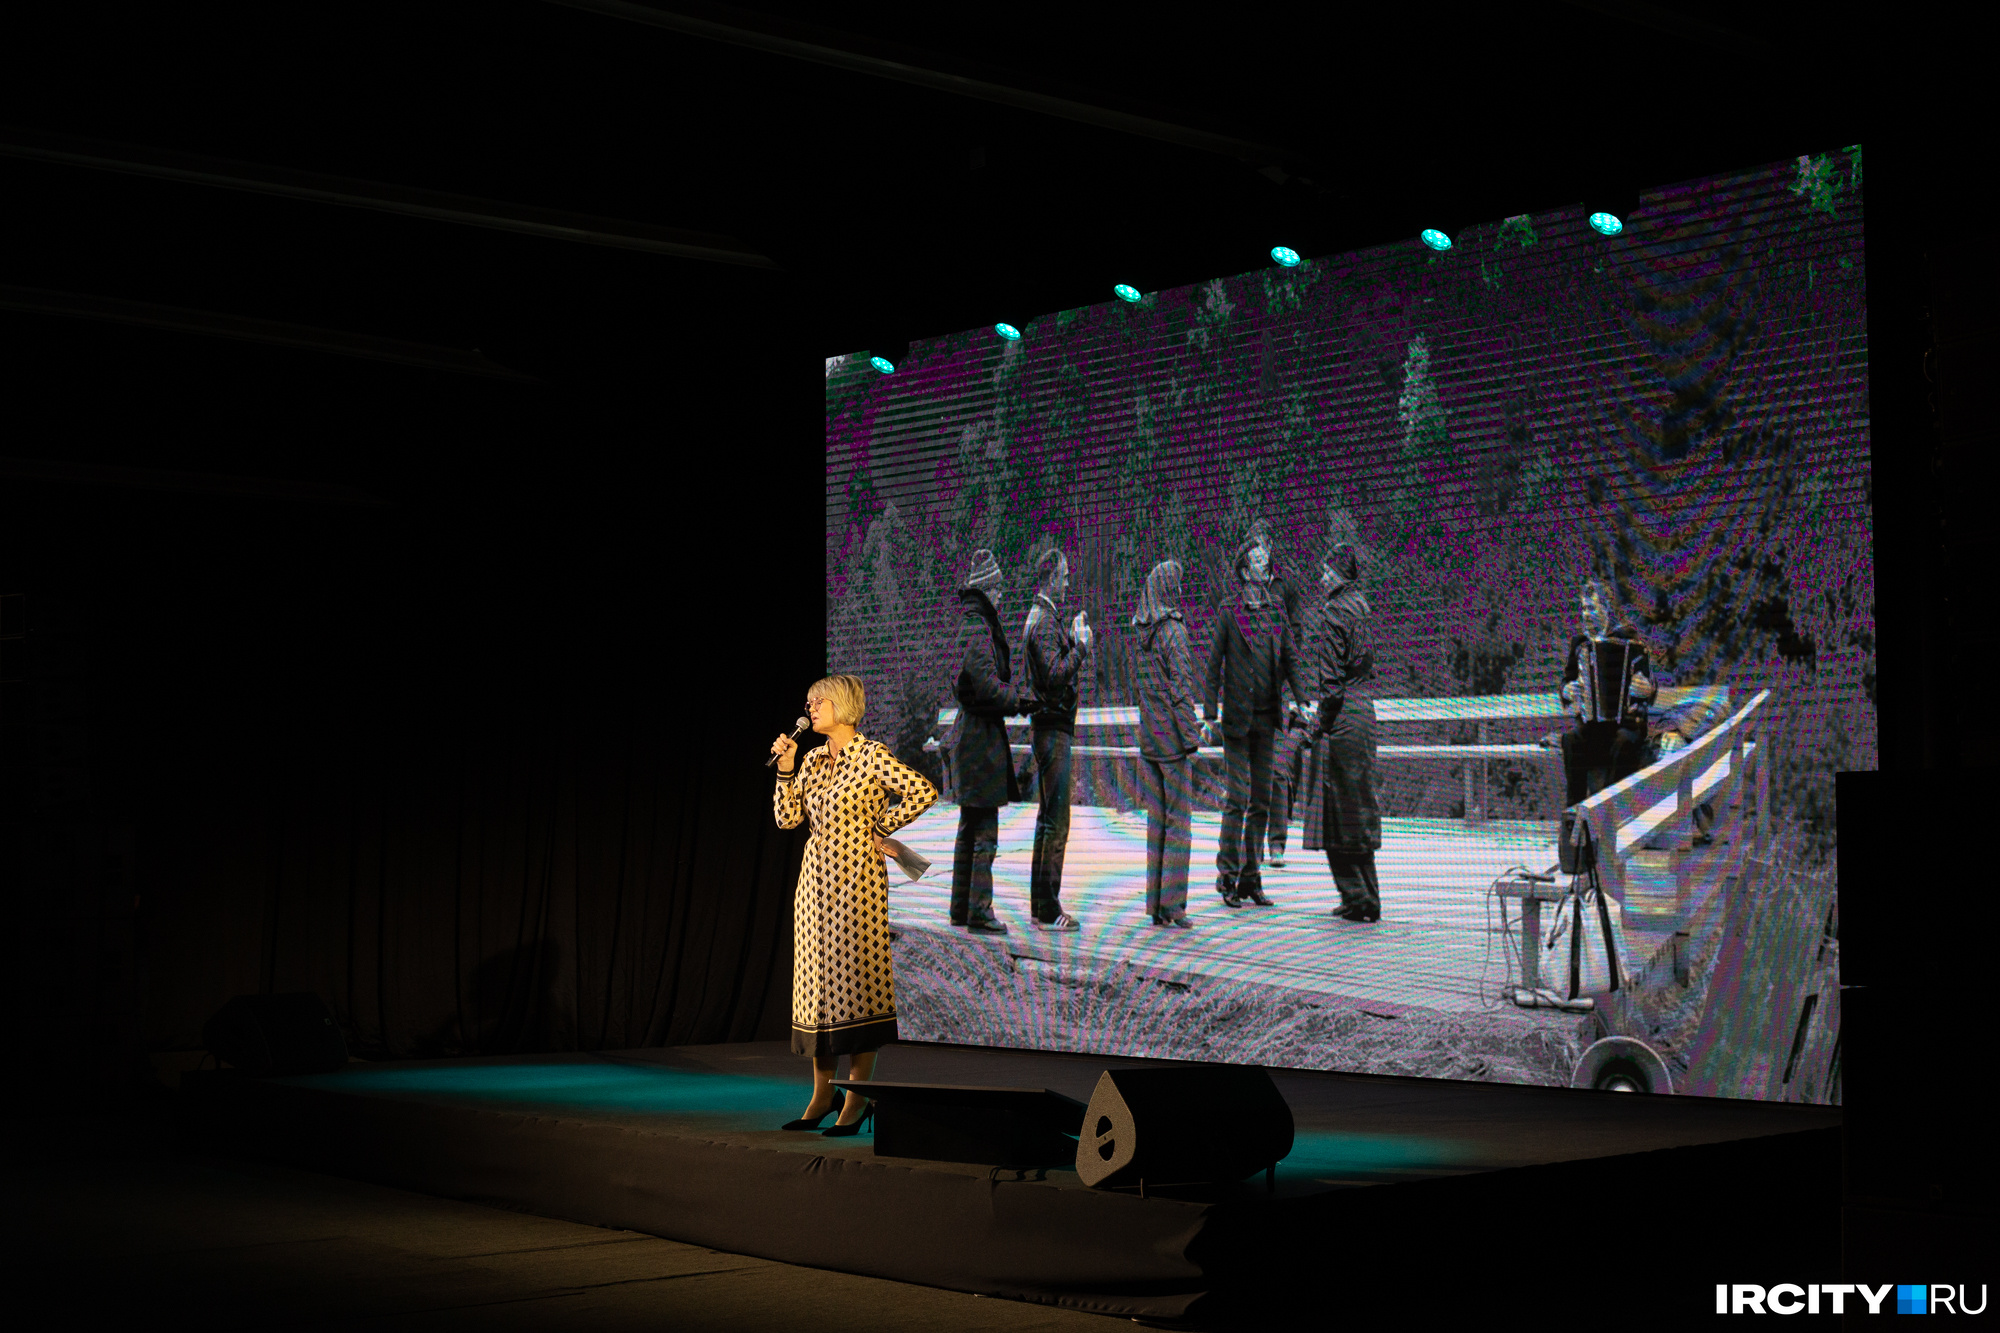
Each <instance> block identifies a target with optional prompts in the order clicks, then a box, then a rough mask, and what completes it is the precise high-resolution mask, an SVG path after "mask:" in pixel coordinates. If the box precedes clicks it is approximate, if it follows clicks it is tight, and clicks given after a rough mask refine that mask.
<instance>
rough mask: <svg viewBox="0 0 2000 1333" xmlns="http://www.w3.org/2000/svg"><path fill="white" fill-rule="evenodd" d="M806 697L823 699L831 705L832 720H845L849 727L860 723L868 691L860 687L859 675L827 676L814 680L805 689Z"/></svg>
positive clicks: (865, 706)
mask: <svg viewBox="0 0 2000 1333" xmlns="http://www.w3.org/2000/svg"><path fill="white" fill-rule="evenodd" d="M806 698H808V699H824V700H826V701H827V702H828V703H830V704H832V705H833V720H834V721H836V722H845V723H846V724H847V725H848V726H850V727H858V726H860V725H861V715H862V714H863V713H866V712H867V711H868V691H866V690H864V689H862V688H861V677H859V676H828V677H827V678H826V679H825V680H816V681H814V682H813V683H812V688H810V689H808V690H807V691H806Z"/></svg>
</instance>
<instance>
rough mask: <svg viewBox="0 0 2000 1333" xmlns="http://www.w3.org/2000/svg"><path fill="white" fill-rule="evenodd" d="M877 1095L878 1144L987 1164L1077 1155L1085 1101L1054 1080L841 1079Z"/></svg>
mask: <svg viewBox="0 0 2000 1333" xmlns="http://www.w3.org/2000/svg"><path fill="white" fill-rule="evenodd" d="M834 1086H835V1087H837V1088H848V1089H851V1090H853V1091H855V1092H858V1093H860V1094H861V1095H862V1096H864V1097H871V1098H873V1099H874V1101H875V1152H876V1155H877V1156H881V1157H915V1158H918V1159H920V1160H923V1161H927V1162H973V1163H977V1164H979V1165H981V1166H1018V1167H1031V1166H1066V1165H1068V1164H1069V1163H1070V1162H1071V1161H1073V1160H1075V1158H1076V1134H1077V1131H1078V1130H1079V1129H1081V1128H1082V1127H1083V1103H1082V1102H1080V1101H1078V1100H1077V1099H1076V1098H1074V1097H1065V1096H1063V1095H1062V1094H1061V1093H1059V1092H1050V1091H1049V1090H1048V1089H1047V1088H971V1087H960V1086H957V1085H954V1084H947V1083H881V1082H876V1081H874V1080H872V1079H870V1080H855V1079H844V1078H843V1079H835V1080H834Z"/></svg>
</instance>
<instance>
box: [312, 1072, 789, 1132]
mask: <svg viewBox="0 0 2000 1333" xmlns="http://www.w3.org/2000/svg"><path fill="white" fill-rule="evenodd" d="M277 1081H279V1082H283V1083H291V1084H296V1085H298V1086H300V1087H308V1088H318V1089H321V1090H324V1091H327V1092H346V1093H360V1094H362V1095H364V1096H383V1097H414V1098H419V1099H437V1100H443V1101H453V1102H478V1103H481V1104H485V1105H494V1106H519V1107H527V1106H542V1107H561V1108H569V1109H573V1110H577V1111H609V1112H615V1113H617V1114H620V1115H648V1114H657V1115H694V1116H710V1117H717V1118H726V1119H729V1120H736V1121H741V1122H743V1127H744V1128H746V1129H775V1128H776V1127H777V1126H778V1125H780V1124H782V1123H784V1122H785V1121H786V1120H789V1119H790V1118H791V1117H793V1116H795V1115H797V1114H798V1113H799V1108H800V1107H802V1106H804V1105H805V1101H806V1098H807V1097H808V1096H809V1095H810V1094H811V1091H812V1088H811V1084H810V1082H809V1081H808V1078H807V1076H806V1075H805V1073H804V1072H803V1070H802V1071H801V1075H800V1077H799V1078H797V1079H776V1078H755V1077H751V1076H748V1075H743V1074H719V1073H710V1072H708V1071H706V1070H693V1069H666V1068H647V1067H643V1066H639V1065H628V1064H616V1063H612V1062H610V1061H603V1062H598V1061H564V1062H560V1063H557V1062H551V1063H549V1064H506V1065H459V1066H436V1065H433V1066H428V1067H424V1068H417V1069H396V1068H374V1069H347V1070H342V1071H341V1072H339V1073H337V1074H301V1075H296V1076H293V1077H291V1078H285V1079H280V1080H277Z"/></svg>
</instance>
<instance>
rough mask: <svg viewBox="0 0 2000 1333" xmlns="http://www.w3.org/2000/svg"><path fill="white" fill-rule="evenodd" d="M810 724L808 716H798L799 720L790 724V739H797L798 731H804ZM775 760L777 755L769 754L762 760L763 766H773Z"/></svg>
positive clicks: (776, 760) (775, 762) (810, 720)
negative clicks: (769, 755) (767, 757)
mask: <svg viewBox="0 0 2000 1333" xmlns="http://www.w3.org/2000/svg"><path fill="white" fill-rule="evenodd" d="M811 725H812V719H811V718H808V717H802V718H800V719H799V720H798V721H797V722H796V723H795V724H794V725H793V726H792V739H793V740H797V739H798V738H799V733H800V732H802V731H804V730H805V729H806V728H807V727H810V726H811ZM777 762H778V756H777V755H775V754H774V755H772V756H771V757H770V758H769V759H766V760H765V761H764V767H766V768H771V767H774V766H775V765H776V764H777Z"/></svg>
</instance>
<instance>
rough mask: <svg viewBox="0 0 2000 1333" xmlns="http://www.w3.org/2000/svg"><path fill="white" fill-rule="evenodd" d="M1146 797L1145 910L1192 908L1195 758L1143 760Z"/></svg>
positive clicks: (1173, 911)
mask: <svg viewBox="0 0 2000 1333" xmlns="http://www.w3.org/2000/svg"><path fill="white" fill-rule="evenodd" d="M1139 780H1140V782H1141V783H1142V784H1143V785H1144V788H1145V799H1146V915H1147V916H1158V915H1159V914H1160V913H1162V912H1167V913H1170V914H1172V915H1176V916H1178V915H1181V914H1184V913H1185V912H1186V911H1187V891H1188V863H1189V861H1190V860H1192V859H1193V855H1194V823H1193V820H1194V758H1193V756H1191V755H1190V756H1187V757H1184V758H1180V759H1148V758H1145V757H1143V756H1141V758H1140V760H1139Z"/></svg>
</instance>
